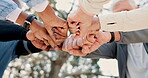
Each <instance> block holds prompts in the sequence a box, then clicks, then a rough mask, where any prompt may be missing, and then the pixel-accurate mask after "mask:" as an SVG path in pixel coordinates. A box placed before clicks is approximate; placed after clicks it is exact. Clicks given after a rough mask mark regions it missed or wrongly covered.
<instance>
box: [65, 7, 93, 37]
mask: <svg viewBox="0 0 148 78" xmlns="http://www.w3.org/2000/svg"><path fill="white" fill-rule="evenodd" d="M92 19H93V15H88V14H86V13H85V12H83V11H82V10H81V8H79V9H77V10H76V11H74V12H71V13H70V14H69V15H68V19H67V20H68V25H69V29H70V31H71V32H72V33H75V34H76V36H75V37H76V38H82V37H84V36H85V35H86V34H87V30H88V29H89V28H90V26H91V23H92Z"/></svg>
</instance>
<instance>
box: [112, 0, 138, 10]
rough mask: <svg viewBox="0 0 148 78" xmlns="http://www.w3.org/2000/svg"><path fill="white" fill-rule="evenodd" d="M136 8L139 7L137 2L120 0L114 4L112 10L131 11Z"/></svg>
mask: <svg viewBox="0 0 148 78" xmlns="http://www.w3.org/2000/svg"><path fill="white" fill-rule="evenodd" d="M136 8H137V7H136V4H135V2H134V1H133V0H130V1H128V0H119V1H117V2H116V3H115V4H114V5H113V7H112V11H113V12H121V11H130V10H133V9H136Z"/></svg>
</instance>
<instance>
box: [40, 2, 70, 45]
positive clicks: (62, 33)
mask: <svg viewBox="0 0 148 78" xmlns="http://www.w3.org/2000/svg"><path fill="white" fill-rule="evenodd" d="M38 14H39V16H40V17H41V19H42V21H43V23H44V24H45V28H46V30H47V31H48V33H49V36H50V37H51V38H52V40H53V41H54V46H52V47H56V46H57V45H60V44H61V43H62V42H63V41H64V39H66V38H67V31H68V26H67V22H66V21H64V20H62V19H61V18H58V17H57V16H56V15H55V12H54V10H53V9H52V7H51V6H50V5H48V6H47V7H46V9H45V10H44V11H42V12H38Z"/></svg>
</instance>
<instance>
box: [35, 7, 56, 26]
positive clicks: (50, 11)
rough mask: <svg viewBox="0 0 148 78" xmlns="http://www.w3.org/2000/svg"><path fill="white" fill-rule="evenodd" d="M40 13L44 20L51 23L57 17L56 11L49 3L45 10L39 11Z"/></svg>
mask: <svg viewBox="0 0 148 78" xmlns="http://www.w3.org/2000/svg"><path fill="white" fill-rule="evenodd" d="M38 14H39V16H40V17H41V18H42V21H43V22H44V23H49V22H51V21H54V20H55V19H56V15H55V12H54V10H53V8H52V7H51V6H50V5H48V6H47V7H46V9H45V10H44V11H42V12H38ZM47 17H48V19H47ZM51 23H52V22H51Z"/></svg>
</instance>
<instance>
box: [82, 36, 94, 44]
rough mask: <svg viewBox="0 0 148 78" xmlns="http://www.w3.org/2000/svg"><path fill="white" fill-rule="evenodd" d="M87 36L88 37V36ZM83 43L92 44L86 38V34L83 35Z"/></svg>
mask: <svg viewBox="0 0 148 78" xmlns="http://www.w3.org/2000/svg"><path fill="white" fill-rule="evenodd" d="M88 38H89V37H88ZM83 44H85V45H92V44H93V43H92V42H90V41H89V40H88V39H87V36H84V37H83Z"/></svg>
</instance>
